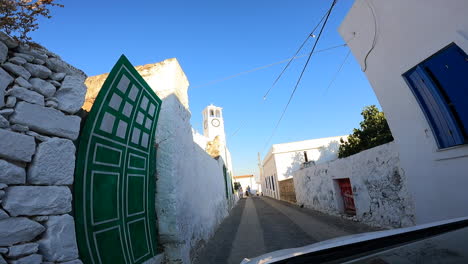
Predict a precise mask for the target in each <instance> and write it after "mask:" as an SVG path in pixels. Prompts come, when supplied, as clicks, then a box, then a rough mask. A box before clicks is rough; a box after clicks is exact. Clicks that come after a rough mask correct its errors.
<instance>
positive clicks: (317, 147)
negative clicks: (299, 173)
mask: <svg viewBox="0 0 468 264" xmlns="http://www.w3.org/2000/svg"><path fill="white" fill-rule="evenodd" d="M341 138H343V139H344V140H346V139H347V136H338V137H328V138H319V139H311V140H304V141H296V142H289V143H282V144H274V145H272V147H271V148H270V150H269V151H268V153H267V155H266V156H265V158H264V159H263V163H262V169H261V171H262V173H261V176H260V183H261V188H262V191H263V194H264V195H267V196H270V197H273V198H276V199H280V195H279V189H278V181H282V180H285V179H288V178H290V177H292V175H293V172H294V171H296V170H298V169H300V168H301V165H302V164H303V163H304V162H305V161H306V160H305V154H304V153H307V159H308V161H309V162H315V163H316V164H320V163H323V162H327V161H331V160H334V159H336V158H338V149H339V144H340V139H341Z"/></svg>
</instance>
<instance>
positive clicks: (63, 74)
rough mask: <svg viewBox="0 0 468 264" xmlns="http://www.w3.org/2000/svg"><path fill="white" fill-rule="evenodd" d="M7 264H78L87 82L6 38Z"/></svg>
mask: <svg viewBox="0 0 468 264" xmlns="http://www.w3.org/2000/svg"><path fill="white" fill-rule="evenodd" d="M0 64H1V67H0V200H1V206H0V264H1V263H7V262H8V263H11V264H20V263H32V264H34V263H67V264H78V263H81V261H80V260H79V259H78V249H77V245H76V239H75V224H74V219H73V216H72V215H70V214H71V213H72V192H71V186H72V185H73V179H74V177H73V175H74V168H75V145H74V143H73V140H76V139H77V137H78V135H79V130H80V120H81V119H80V117H79V116H77V115H76V113H77V112H78V111H79V110H80V108H81V106H82V104H83V101H84V96H85V93H86V87H85V86H84V79H85V78H86V75H85V74H84V73H83V72H82V71H80V70H77V69H75V68H74V67H72V66H70V65H69V64H67V63H66V62H64V61H62V60H61V59H60V57H58V56H57V55H55V54H53V53H51V52H49V51H47V50H45V49H43V48H35V49H31V48H30V47H28V46H22V45H18V43H16V42H15V41H14V40H12V39H10V38H9V37H8V36H6V35H5V34H3V33H1V32H0Z"/></svg>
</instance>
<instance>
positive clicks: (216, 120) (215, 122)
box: [202, 104, 226, 144]
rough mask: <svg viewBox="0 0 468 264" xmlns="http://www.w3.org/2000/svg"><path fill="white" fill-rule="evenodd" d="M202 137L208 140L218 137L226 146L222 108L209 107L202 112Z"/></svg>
mask: <svg viewBox="0 0 468 264" xmlns="http://www.w3.org/2000/svg"><path fill="white" fill-rule="evenodd" d="M202 113H203V135H204V136H205V137H207V138H209V139H210V140H213V139H214V138H215V137H216V136H219V139H220V140H221V142H223V143H224V144H226V134H225V133H224V120H223V108H221V107H218V106H214V105H212V104H211V105H209V106H207V107H206V108H205V109H204V110H203V112H202Z"/></svg>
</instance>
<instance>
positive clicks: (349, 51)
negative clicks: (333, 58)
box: [323, 50, 351, 96]
mask: <svg viewBox="0 0 468 264" xmlns="http://www.w3.org/2000/svg"><path fill="white" fill-rule="evenodd" d="M350 53H351V50H348V53H346V56H345V58H344V60H343V62H342V63H341V65H340V67H339V68H338V70H337V71H336V73H335V75H334V76H333V78H332V79H331V81H330V83H329V84H328V86H327V88H326V89H325V92H324V93H323V95H324V96H325V95H326V94H327V92H328V90H329V89H330V87H331V86H332V84H333V83H334V82H335V80H336V77H338V74H339V73H340V72H341V69H343V66H344V65H345V63H346V60H347V59H348V57H349V54H350Z"/></svg>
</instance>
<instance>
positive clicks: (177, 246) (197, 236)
mask: <svg viewBox="0 0 468 264" xmlns="http://www.w3.org/2000/svg"><path fill="white" fill-rule="evenodd" d="M162 99H163V104H162V107H161V113H160V117H159V121H158V126H157V134H156V141H157V142H158V151H157V181H156V188H157V194H156V207H157V215H158V222H159V228H158V231H159V235H160V238H161V243H162V245H163V246H164V250H165V254H166V259H167V261H168V262H169V263H191V259H192V258H193V257H194V254H195V253H196V250H197V248H198V247H199V246H200V245H202V244H203V243H204V241H207V240H208V239H209V238H210V237H211V236H212V235H213V234H214V231H215V230H216V228H217V226H218V225H219V224H220V223H221V221H222V220H223V219H224V218H225V217H226V216H227V215H228V212H229V209H230V208H231V207H232V206H233V204H234V202H235V201H233V200H232V199H227V198H226V191H225V182H224V175H223V162H222V159H219V160H215V159H213V158H212V157H211V156H209V155H208V154H207V153H206V152H205V150H204V149H202V148H200V146H199V145H198V144H197V143H195V142H194V141H193V136H192V128H191V126H190V123H189V119H190V113H189V112H188V111H187V110H186V109H185V108H184V107H181V103H180V101H179V100H178V98H177V96H175V95H174V94H173V95H169V96H167V97H166V98H162ZM159 142H160V143H159Z"/></svg>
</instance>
